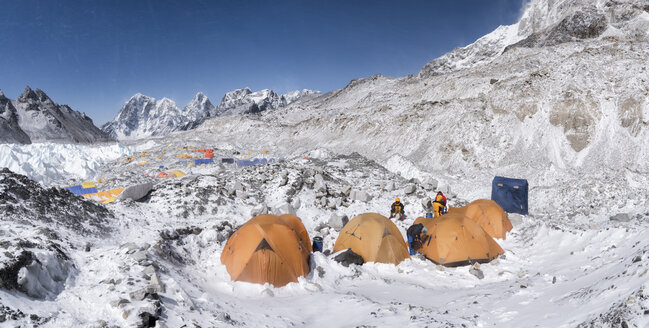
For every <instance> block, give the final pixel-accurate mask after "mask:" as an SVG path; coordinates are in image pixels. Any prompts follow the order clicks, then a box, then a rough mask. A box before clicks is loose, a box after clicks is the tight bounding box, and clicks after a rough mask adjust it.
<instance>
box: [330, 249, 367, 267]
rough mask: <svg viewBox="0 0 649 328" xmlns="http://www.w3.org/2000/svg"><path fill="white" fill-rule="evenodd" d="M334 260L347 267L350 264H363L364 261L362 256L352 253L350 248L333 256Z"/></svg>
mask: <svg viewBox="0 0 649 328" xmlns="http://www.w3.org/2000/svg"><path fill="white" fill-rule="evenodd" d="M334 260H335V261H336V262H338V263H340V264H342V265H343V266H346V267H348V266H349V265H350V264H356V265H363V263H365V260H363V257H362V256H360V255H358V254H356V253H354V251H352V250H351V248H350V249H348V250H346V251H344V252H342V253H340V254H338V255H336V256H335V257H334Z"/></svg>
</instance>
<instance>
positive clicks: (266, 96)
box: [27, 88, 320, 140]
mask: <svg viewBox="0 0 649 328" xmlns="http://www.w3.org/2000/svg"><path fill="white" fill-rule="evenodd" d="M317 95H320V92H319V91H312V90H307V89H304V90H298V91H293V92H289V93H287V94H285V95H281V96H280V95H278V94H277V93H276V92H275V91H273V90H270V89H264V90H260V91H255V92H253V91H252V90H250V88H243V89H237V90H233V91H230V92H228V93H226V94H225V95H224V96H223V98H222V99H221V103H220V104H219V105H218V106H214V104H212V102H211V101H210V100H209V98H208V97H207V96H206V95H205V94H203V93H202V92H199V93H197V94H196V95H195V96H194V98H193V99H192V100H191V101H190V102H189V103H188V104H187V105H186V106H185V107H184V108H183V109H182V110H181V109H179V108H178V106H177V105H176V103H175V102H174V101H173V100H171V99H169V98H162V99H161V100H156V99H155V98H151V97H148V96H145V95H143V94H141V93H137V94H135V95H134V96H133V97H131V98H130V99H129V100H128V101H127V102H126V103H125V104H124V105H123V106H122V108H121V109H120V111H119V113H118V114H117V116H115V118H114V119H113V120H112V121H110V122H108V123H106V124H105V125H104V126H103V127H102V129H103V130H104V131H105V132H106V133H108V134H110V135H111V136H112V137H114V138H116V139H119V140H126V139H139V138H146V137H152V136H164V135H167V134H169V133H171V132H174V131H184V130H190V129H194V128H196V127H197V126H199V125H200V124H201V123H203V122H204V121H205V120H206V119H208V118H211V117H216V116H222V115H236V114H254V113H259V112H263V111H265V110H269V109H275V108H279V107H283V106H286V105H288V104H290V103H292V102H295V101H298V100H300V99H304V98H309V97H315V96H317ZM27 97H39V95H38V94H37V93H34V94H33V95H31V94H30V95H27Z"/></svg>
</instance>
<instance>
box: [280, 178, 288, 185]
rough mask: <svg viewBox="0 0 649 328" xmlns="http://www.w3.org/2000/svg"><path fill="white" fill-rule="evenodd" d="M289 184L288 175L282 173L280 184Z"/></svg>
mask: <svg viewBox="0 0 649 328" xmlns="http://www.w3.org/2000/svg"><path fill="white" fill-rule="evenodd" d="M287 184H288V175H282V176H281V177H280V178H279V186H280V187H283V186H286V185H287Z"/></svg>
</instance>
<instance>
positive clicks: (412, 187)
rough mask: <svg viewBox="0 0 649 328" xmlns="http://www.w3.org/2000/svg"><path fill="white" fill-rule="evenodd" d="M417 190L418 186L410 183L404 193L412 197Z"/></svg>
mask: <svg viewBox="0 0 649 328" xmlns="http://www.w3.org/2000/svg"><path fill="white" fill-rule="evenodd" d="M416 190H417V186H416V185H415V184H414V183H409V184H408V185H406V187H405V188H403V193H405V194H406V195H410V194H412V193H414V192H415V191H416Z"/></svg>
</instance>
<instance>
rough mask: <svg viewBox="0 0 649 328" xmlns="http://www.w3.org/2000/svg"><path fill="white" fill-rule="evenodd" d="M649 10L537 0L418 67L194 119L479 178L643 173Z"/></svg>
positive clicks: (286, 144)
mask: <svg viewBox="0 0 649 328" xmlns="http://www.w3.org/2000/svg"><path fill="white" fill-rule="evenodd" d="M648 11H649V8H648V7H647V6H646V1H632V0H629V1H604V0H599V1H583V0H564V1H547V0H534V1H531V2H530V3H528V4H527V6H526V9H525V13H524V14H523V15H522V18H521V20H520V21H519V22H518V23H516V24H514V25H510V26H504V27H502V26H501V27H499V28H498V29H496V30H495V31H493V32H492V33H490V34H488V35H486V36H484V37H482V38H480V39H479V40H477V41H476V42H475V43H473V44H471V45H468V46H466V47H463V48H459V49H456V50H453V51H451V52H450V53H448V54H446V55H444V56H442V57H440V58H438V59H435V60H433V61H431V62H430V63H428V64H426V65H425V66H424V67H423V68H422V70H421V72H419V74H417V75H411V76H406V77H401V78H392V77H386V76H382V75H375V76H372V77H368V78H362V79H356V80H353V81H352V82H350V83H349V84H348V85H347V86H346V87H345V88H343V89H340V90H335V91H332V92H330V93H327V94H325V95H322V96H320V97H318V98H315V99H311V100H307V101H304V102H300V103H296V104H293V105H289V106H287V107H285V108H280V109H279V110H275V111H270V112H266V113H263V114H262V115H261V116H260V117H246V118H240V117H232V118H229V119H228V120H224V119H221V120H219V121H218V122H216V121H215V122H206V123H205V124H204V125H203V126H202V127H201V129H205V130H208V131H211V132H212V133H218V137H219V138H222V139H223V140H230V139H232V138H233V137H230V136H229V135H230V134H232V133H233V132H234V131H235V130H236V131H237V134H245V135H249V136H251V137H250V138H249V140H250V142H251V143H260V144H274V145H278V147H281V148H282V149H283V150H285V151H288V152H294V153H299V152H304V151H309V150H312V149H317V148H327V149H329V150H332V151H336V152H340V153H348V152H354V151H357V152H359V153H361V154H362V155H364V156H367V157H370V158H372V159H375V160H379V161H386V160H389V159H390V158H392V157H394V156H399V157H402V158H405V159H407V160H408V161H411V162H413V163H414V164H415V165H417V166H418V167H422V168H423V167H425V168H428V169H432V170H439V171H444V172H447V173H450V174H461V175H464V176H476V177H477V176H480V177H481V178H484V179H488V178H489V177H493V174H505V175H512V174H517V175H521V176H527V177H530V178H532V177H535V176H537V177H538V178H539V179H540V180H542V179H543V174H544V173H543V172H547V171H548V170H566V171H568V172H570V171H573V170H574V171H576V172H584V173H585V172H597V171H598V170H601V169H606V170H623V169H625V168H629V169H631V170H633V171H634V172H649V165H647V164H645V163H649V162H648V161H647V159H649V150H648V149H647V148H646V147H645V146H643V145H646V144H648V143H649V140H648V139H649V132H648V131H647V129H646V126H647V125H648V124H649V121H648V119H647V117H649V87H647V81H649V72H648V71H647V64H646V63H647V62H649V51H647V49H649V46H648V45H649V12H648ZM217 125H218V129H217V128H216V127H217ZM219 131H222V133H220V132H219ZM271 139H272V141H271ZM249 147H251V149H254V147H255V145H254V144H251V145H249Z"/></svg>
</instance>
